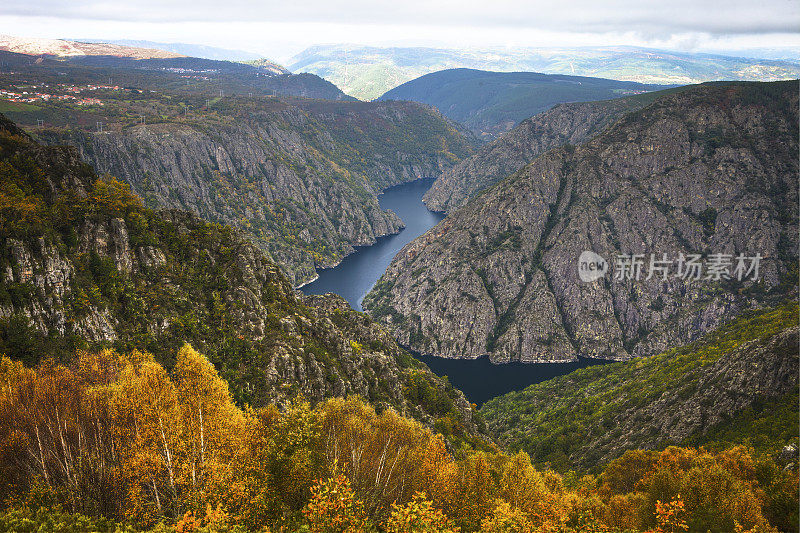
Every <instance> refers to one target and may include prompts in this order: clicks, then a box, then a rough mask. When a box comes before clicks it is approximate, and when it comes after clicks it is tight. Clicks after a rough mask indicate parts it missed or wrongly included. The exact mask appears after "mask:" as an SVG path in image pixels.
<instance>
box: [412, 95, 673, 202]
mask: <svg viewBox="0 0 800 533" xmlns="http://www.w3.org/2000/svg"><path fill="white" fill-rule="evenodd" d="M680 90H683V88H682V87H681V88H677V89H668V90H666V91H655V92H649V93H645V94H640V95H636V96H627V97H622V98H616V99H614V100H603V101H599V102H585V103H571V104H558V105H556V106H554V107H553V108H552V109H549V110H548V111H544V112H542V113H539V114H537V115H535V116H532V117H531V118H528V119H526V120H523V121H522V122H521V123H520V124H519V125H518V126H517V127H515V128H514V129H513V130H511V131H509V132H507V133H504V134H503V135H501V136H500V137H499V138H497V139H495V140H494V141H492V142H490V143H488V144H486V145H484V146H482V147H481V148H480V149H478V150H477V151H476V152H475V153H474V154H472V155H471V156H470V157H468V158H466V159H464V160H463V161H461V162H459V163H458V164H457V165H455V166H454V167H453V168H451V169H449V170H447V171H445V172H443V173H442V175H441V176H439V177H438V178H436V181H435V182H434V183H433V185H432V186H431V188H430V189H429V190H428V192H426V193H425V197H424V198H423V201H424V202H425V205H427V206H428V209H431V210H434V211H443V212H447V213H451V212H453V211H455V210H456V209H457V208H459V207H461V206H462V205H464V204H466V203H467V201H469V199H470V198H471V197H472V196H474V195H475V194H477V193H479V192H480V191H482V190H483V189H486V188H488V187H490V186H492V185H494V184H495V183H497V182H498V181H500V180H501V179H503V178H505V177H506V176H510V175H511V174H513V173H515V172H516V171H518V170H520V169H521V168H522V167H524V166H525V165H527V164H528V163H530V162H531V161H533V160H534V159H536V158H537V157H538V156H539V155H541V154H543V153H544V152H546V151H547V150H550V149H551V148H557V147H559V146H563V145H565V144H580V143H582V142H584V141H586V140H588V139H589V138H591V137H592V136H594V135H596V134H597V133H599V132H601V131H603V130H604V129H605V128H606V127H608V126H610V125H611V124H613V123H614V122H616V121H617V120H618V119H619V118H620V117H622V116H623V115H624V114H625V113H629V112H631V111H636V110H637V109H641V108H643V107H645V106H646V105H648V104H650V103H651V102H653V100H655V99H656V98H659V97H660V96H663V95H664V94H667V93H668V92H671V91H673V92H674V91H680Z"/></svg>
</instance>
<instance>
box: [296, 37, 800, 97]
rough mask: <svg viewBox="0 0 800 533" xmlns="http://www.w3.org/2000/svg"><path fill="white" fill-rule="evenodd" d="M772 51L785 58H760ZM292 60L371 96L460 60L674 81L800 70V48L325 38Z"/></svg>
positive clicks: (776, 75)
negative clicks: (410, 43) (393, 43)
mask: <svg viewBox="0 0 800 533" xmlns="http://www.w3.org/2000/svg"><path fill="white" fill-rule="evenodd" d="M787 52H788V53H787ZM758 54H761V55H758ZM764 57H774V58H775V59H777V60H770V59H754V58H764ZM288 67H289V69H291V70H292V71H293V72H311V73H314V74H317V75H319V76H322V77H323V78H325V79H326V80H330V81H332V82H333V83H335V84H336V85H337V86H339V87H341V88H342V90H344V92H346V93H347V94H350V95H353V96H356V97H358V98H361V99H367V100H371V99H373V98H377V97H378V96H380V95H381V94H383V93H385V92H386V91H388V90H390V89H392V88H394V87H397V86H398V85H400V84H402V83H405V82H407V81H409V80H413V79H415V78H418V77H420V76H423V75H425V74H429V73H431V72H437V71H440V70H445V69H453V68H473V69H480V70H494V71H498V72H543V73H546V74H568V75H573V76H592V77H597V78H610V79H614V80H627V81H636V82H639V83H659V84H670V85H671V84H679V85H684V84H690V83H700V82H704V81H715V80H747V81H775V80H786V79H793V78H798V77H800V64H798V60H797V54H796V53H795V54H792V53H791V51H786V50H783V51H781V52H777V53H776V52H775V51H766V50H755V51H753V54H751V53H749V52H748V51H746V50H745V51H740V52H738V53H737V54H736V55H735V57H734V56H733V54H729V55H713V54H692V53H681V52H673V51H667V50H656V49H647V48H635V47H630V46H616V47H594V48H593V47H582V48H509V47H503V48H493V49H447V48H422V47H417V48H410V47H409V48H406V47H387V48H380V47H370V46H353V45H347V44H335V45H318V46H312V47H311V48H308V49H306V50H303V51H302V52H300V53H299V54H297V55H296V56H295V57H294V58H292V60H291V61H290V64H289V65H288Z"/></svg>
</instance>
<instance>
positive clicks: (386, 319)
mask: <svg viewBox="0 0 800 533" xmlns="http://www.w3.org/2000/svg"><path fill="white" fill-rule="evenodd" d="M797 119H798V100H797V91H796V84H795V83H793V82H780V83H769V84H766V83H765V84H759V83H753V84H746V83H730V84H710V85H703V86H698V87H695V88H692V89H688V90H685V91H683V92H680V93H677V94H672V95H667V96H664V97H662V98H660V99H658V100H657V101H656V102H654V103H653V104H651V105H649V106H648V107H646V108H644V109H642V110H639V111H635V112H632V113H629V114H627V115H625V116H624V117H623V118H622V119H620V120H619V121H618V122H617V123H615V124H614V125H613V126H612V127H610V128H609V129H607V130H605V131H604V132H603V133H601V134H600V135H598V136H596V137H595V138H593V139H592V140H590V141H588V142H586V143H585V144H583V145H580V146H578V147H572V146H566V147H563V148H559V149H554V150H551V151H549V152H547V153H545V154H543V155H542V156H540V157H539V158H537V159H536V160H535V161H533V162H532V163H531V164H529V165H528V166H526V167H525V168H523V169H522V170H520V171H519V172H517V173H516V174H514V175H512V176H510V177H508V178H506V179H504V180H502V181H500V182H499V183H498V184H496V185H495V186H494V187H492V188H490V189H488V190H487V191H485V192H484V193H483V194H481V195H479V196H477V197H476V198H474V199H473V200H472V201H471V202H469V203H468V204H467V205H466V206H464V207H462V208H461V209H459V210H457V211H455V212H453V213H452V214H451V215H450V216H448V217H447V218H446V219H445V220H444V221H442V222H441V223H440V224H439V225H438V226H436V227H434V228H433V229H431V230H430V231H429V232H428V233H427V234H425V235H423V236H421V237H419V238H418V239H417V240H415V241H413V242H412V243H410V244H408V245H407V246H406V247H405V248H404V249H403V250H401V252H400V253H399V254H398V255H397V257H396V258H395V259H394V261H393V262H392V264H391V265H390V266H389V268H388V269H387V271H386V273H385V274H384V276H383V277H382V278H381V280H380V281H379V282H378V284H377V285H376V287H375V289H373V291H372V292H371V293H370V294H369V295H368V296H367V297H366V298H365V300H364V304H363V305H364V308H365V309H367V310H368V312H369V313H370V314H371V315H372V316H373V317H375V318H376V319H378V320H379V321H381V322H382V323H383V324H385V325H386V326H387V327H388V328H390V329H391V331H393V332H394V333H395V335H396V336H397V338H398V339H399V340H400V342H401V343H402V344H405V345H407V346H410V347H411V348H412V349H414V350H416V351H419V352H422V353H425V354H430V355H438V356H443V357H456V358H457V357H477V356H481V355H484V354H488V355H489V356H490V357H491V359H492V361H494V362H505V361H511V360H521V361H531V362H536V361H569V360H575V359H576V358H577V357H579V356H585V357H594V358H602V359H612V360H625V359H629V358H630V357H634V356H642V355H650V354H654V353H658V352H660V351H663V350H666V349H667V348H669V347H673V346H677V345H681V344H684V343H687V342H690V341H692V340H694V339H696V338H698V337H699V336H701V335H702V334H703V333H704V332H706V331H710V330H712V329H714V328H716V327H718V326H719V325H721V324H723V323H724V322H726V321H727V320H729V319H730V318H731V317H734V316H736V315H737V314H738V313H740V312H742V311H743V310H745V309H748V308H752V307H758V306H760V305H763V304H764V303H768V302H774V301H776V299H780V298H783V297H785V296H786V295H787V294H790V293H791V292H792V290H794V288H795V287H796V284H797V279H796V270H793V268H794V267H793V265H795V264H796V261H797V256H798V248H797V242H798V226H797V222H798V214H797V199H798V182H797V173H798V162H797V157H796V156H797V150H798V144H797V137H798V125H797ZM584 251H593V252H595V253H597V254H599V255H600V256H602V257H603V258H605V260H606V261H607V263H608V264H609V265H610V266H611V267H612V270H613V274H612V272H611V271H610V272H608V274H607V275H606V276H604V277H600V279H597V280H595V281H593V282H590V283H585V282H582V281H581V280H580V279H579V277H578V258H579V256H580V255H581V254H582V252H584ZM714 253H719V254H729V255H730V256H732V257H733V258H735V257H736V256H738V255H739V254H744V255H745V256H747V257H753V256H755V255H756V254H760V256H761V257H762V258H763V259H761V260H760V271H759V276H758V277H759V281H757V282H754V281H749V278H750V277H752V276H743V278H744V279H743V281H742V282H738V281H737V280H724V279H723V280H714V279H713V276H712V279H705V278H706V276H708V275H709V271H708V270H704V271H703V272H702V275H701V276H702V277H703V279H699V280H693V279H688V278H682V277H678V276H677V274H678V273H679V272H678V268H679V265H678V263H677V261H678V260H679V258H680V255H681V254H683V255H684V256H685V257H689V255H690V254H701V255H704V257H705V258H706V259H709V256H710V255H711V254H714ZM633 254H642V256H641V258H640V259H641V260H642V263H643V264H642V266H641V270H640V271H641V276H640V278H639V279H635V278H634V279H631V278H632V276H623V277H622V278H621V279H617V278H618V274H619V273H620V271H619V269H618V268H613V267H614V266H615V262H616V260H617V257H618V256H631V255H633ZM662 254H666V255H667V258H668V260H671V261H672V262H671V263H670V271H669V272H668V273H667V275H666V276H665V277H666V279H663V277H662V276H661V275H660V274H659V273H658V272H657V271H653V272H654V274H655V275H654V276H652V277H650V278H649V279H647V276H648V270H649V263H650V259H651V256H652V257H653V258H655V259H656V260H660V259H662V257H663V256H662ZM729 259H730V258H729ZM733 262H734V264H732V265H730V268H729V270H728V271H729V272H730V273H731V274H732V273H733V271H734V268H735V267H736V264H735V261H733ZM751 263H752V261H751ZM746 266H748V267H749V266H750V265H749V264H748V265H746ZM684 270H685V269H684ZM684 273H685V272H684Z"/></svg>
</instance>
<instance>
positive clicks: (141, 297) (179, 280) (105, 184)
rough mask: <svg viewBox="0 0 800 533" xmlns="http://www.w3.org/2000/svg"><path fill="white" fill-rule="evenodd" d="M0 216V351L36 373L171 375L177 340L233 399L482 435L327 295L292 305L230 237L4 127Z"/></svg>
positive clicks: (407, 360) (463, 403) (455, 396)
mask: <svg viewBox="0 0 800 533" xmlns="http://www.w3.org/2000/svg"><path fill="white" fill-rule="evenodd" d="M0 213H1V214H2V217H0V275H1V276H2V282H1V283H0V353H5V354H7V355H9V356H11V357H13V358H17V359H22V360H23V361H25V362H26V363H28V364H34V363H36V362H37V361H39V360H41V359H44V358H47V357H53V358H56V359H60V360H65V361H69V360H71V358H72V357H73V356H74V353H75V350H76V349H99V348H102V347H112V348H116V349H119V350H124V351H129V350H131V349H140V350H147V351H150V352H152V353H153V354H154V355H155V356H156V358H157V359H158V360H159V361H160V362H161V363H163V364H165V365H166V366H167V367H170V366H171V364H172V363H173V362H174V361H173V358H174V356H175V353H176V352H177V349H178V348H179V347H180V346H181V345H182V344H183V343H184V342H189V343H191V344H192V345H193V346H194V347H195V348H196V349H198V350H199V351H201V352H202V353H204V354H206V355H207V356H208V358H209V360H211V361H212V362H213V363H214V364H215V366H216V367H217V369H218V371H219V373H220V375H222V376H223V377H224V378H225V379H226V380H227V381H228V382H229V384H230V385H231V390H232V392H233V394H234V397H235V398H236V399H237V400H238V401H240V402H243V403H249V404H251V405H265V404H267V403H277V404H285V403H286V402H289V401H291V400H293V399H295V398H297V397H298V396H302V397H304V398H305V399H307V400H310V401H313V402H316V401H319V400H321V399H323V398H327V397H331V396H346V395H349V394H358V395H361V396H362V397H364V398H365V399H367V400H369V401H370V402H371V403H372V404H374V405H376V406H377V407H378V408H379V409H385V408H388V407H392V408H394V409H396V410H398V411H399V412H402V413H405V414H407V415H409V416H412V417H414V418H416V419H418V420H421V421H423V422H425V423H427V424H433V423H434V422H435V421H436V420H437V419H439V418H443V417H446V418H447V419H448V420H450V421H451V422H452V424H453V425H454V426H453V427H455V428H457V429H456V431H459V432H461V436H467V435H476V434H477V433H478V431H479V430H478V427H477V425H476V423H475V421H473V419H472V407H471V406H470V404H469V402H468V401H467V400H466V398H465V397H464V396H463V394H462V393H461V392H460V391H457V390H455V389H454V388H453V387H452V386H451V385H449V383H447V381H446V380H444V379H441V378H438V377H437V376H435V375H434V374H433V373H432V372H431V371H430V370H429V369H428V368H427V367H426V366H425V365H424V364H422V363H420V362H418V361H417V360H415V359H413V358H412V357H411V356H410V355H409V354H407V353H406V352H404V351H403V350H402V349H401V348H399V347H398V345H397V344H396V343H395V342H394V341H393V340H392V338H391V337H390V335H389V334H388V333H387V332H386V331H384V330H383V329H382V328H381V327H379V326H378V325H376V324H375V323H373V322H372V321H371V320H370V319H369V318H368V317H367V316H366V315H364V314H362V313H357V312H355V311H352V310H350V309H349V308H348V307H347V304H346V303H345V302H344V301H343V300H341V299H339V298H338V297H335V296H332V295H330V296H327V297H316V298H312V299H309V300H305V301H304V300H303V299H302V295H300V294H299V293H298V292H297V291H295V290H294V289H293V288H292V286H291V284H290V283H289V281H288V280H287V279H286V278H285V277H284V275H283V274H282V273H281V272H280V269H279V268H278V267H277V265H275V263H273V262H272V261H271V260H269V259H268V258H267V257H266V256H265V255H264V254H263V252H262V251H261V250H259V249H258V248H257V247H256V246H254V245H253V244H251V243H250V242H249V241H248V239H246V238H245V237H244V235H242V234H241V233H240V232H238V231H236V230H234V229H231V228H229V227H226V226H221V225H217V224H210V223H208V222H205V221H203V220H201V219H200V218H198V217H197V216H196V215H194V214H191V213H189V212H185V211H180V210H165V211H154V210H151V209H148V208H146V207H144V206H143V205H142V203H141V201H140V199H139V198H138V197H136V196H135V195H133V194H132V193H131V192H130V191H129V190H128V189H127V188H126V186H125V184H123V183H121V182H118V181H116V180H102V179H98V177H97V175H96V174H95V173H94V172H93V170H92V169H91V168H90V167H88V165H85V164H83V163H82V162H81V160H80V158H79V157H78V152H77V150H75V149H73V148H69V147H43V146H40V145H38V144H36V143H34V142H32V141H31V140H30V139H29V138H28V137H27V136H26V135H25V134H24V133H22V132H21V131H20V130H19V129H17V128H16V127H15V126H14V125H13V124H11V123H9V122H8V121H6V120H5V118H4V117H2V116H0ZM414 391H418V392H419V391H423V392H424V394H423V393H415V392H414Z"/></svg>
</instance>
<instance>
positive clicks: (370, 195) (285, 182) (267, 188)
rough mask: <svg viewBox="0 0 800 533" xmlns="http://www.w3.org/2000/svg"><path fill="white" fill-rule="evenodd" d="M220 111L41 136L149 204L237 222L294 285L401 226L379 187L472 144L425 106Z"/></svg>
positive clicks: (231, 107) (438, 166)
mask: <svg viewBox="0 0 800 533" xmlns="http://www.w3.org/2000/svg"><path fill="white" fill-rule="evenodd" d="M217 107H218V109H215V110H214V111H213V112H211V111H209V112H208V114H207V116H203V115H198V116H196V117H195V118H190V119H186V120H184V119H183V118H180V117H179V119H178V120H174V121H166V122H161V123H157V124H147V125H135V126H129V127H121V128H114V127H111V126H110V127H108V128H106V130H107V131H104V132H102V133H98V132H88V131H85V130H78V129H63V128H61V129H43V130H38V131H37V134H38V136H39V138H40V139H42V140H44V141H46V142H48V143H50V144H70V145H73V146H77V147H78V149H79V151H80V154H81V156H82V157H83V158H84V159H85V160H86V161H88V162H89V163H90V164H92V165H93V166H94V167H95V168H96V169H97V171H98V172H99V173H100V174H110V175H113V176H115V177H118V178H120V179H123V180H125V181H127V182H128V183H130V184H131V185H132V187H133V189H134V191H135V192H136V193H138V194H139V195H140V196H141V197H142V198H144V199H145V200H146V202H147V204H148V205H149V206H151V207H154V208H179V209H185V210H190V211H192V212H194V213H196V214H198V215H199V216H201V217H202V218H203V219H205V220H208V221H212V222H218V223H222V224H230V225H232V226H234V227H236V228H238V229H240V230H242V231H243V232H244V233H245V234H247V235H248V237H250V238H251V239H252V240H253V242H254V243H255V244H256V245H257V246H259V248H261V249H262V250H263V251H265V252H267V253H268V254H269V256H270V257H271V258H272V259H274V260H275V261H276V262H277V263H278V264H279V265H280V266H281V267H282V268H283V269H284V271H285V272H286V274H287V276H288V277H289V278H290V281H292V283H294V284H299V283H302V282H305V281H308V280H310V279H312V278H313V277H314V276H315V268H316V267H329V266H332V265H334V264H336V263H338V261H340V260H341V258H342V257H344V256H345V255H347V254H348V253H350V252H352V251H353V249H354V248H353V247H354V246H363V245H368V244H373V243H374V242H375V239H376V238H377V237H379V236H381V235H386V234H390V233H395V232H397V231H398V230H399V229H400V228H401V227H402V222H401V221H400V220H399V219H398V217H397V216H396V215H394V214H393V213H390V212H385V211H383V210H381V209H380V207H379V205H378V201H377V193H378V192H379V191H380V190H381V189H383V188H385V187H388V186H390V185H395V184H398V183H402V182H406V181H409V180H413V179H416V178H420V177H433V176H437V175H439V174H440V173H441V172H442V171H443V170H445V169H447V168H449V167H451V166H452V165H453V164H454V163H456V162H458V161H459V160H460V159H461V158H463V157H465V156H466V155H467V154H468V153H469V152H470V151H471V144H470V141H469V139H467V138H466V137H465V136H464V135H462V132H461V131H459V130H458V129H457V127H455V126H454V125H452V124H450V123H448V122H447V121H446V120H445V119H444V118H443V117H441V115H439V114H438V113H436V112H435V111H432V110H430V109H428V108H426V107H424V106H421V105H418V104H412V103H375V104H371V103H361V102H323V101H311V100H299V99H298V100H286V101H277V100H274V101H268V102H264V101H263V100H262V101H260V102H253V101H250V100H247V99H242V100H241V101H236V99H231V100H230V101H229V102H226V103H220V104H219V105H218V106H217Z"/></svg>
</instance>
